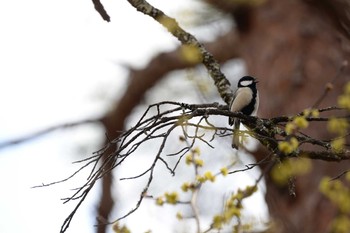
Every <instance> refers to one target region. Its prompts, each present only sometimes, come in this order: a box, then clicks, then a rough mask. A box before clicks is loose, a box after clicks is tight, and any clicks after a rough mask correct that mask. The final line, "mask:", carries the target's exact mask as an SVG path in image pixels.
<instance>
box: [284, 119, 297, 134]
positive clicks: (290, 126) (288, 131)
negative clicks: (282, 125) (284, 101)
mask: <svg viewBox="0 0 350 233" xmlns="http://www.w3.org/2000/svg"><path fill="white" fill-rule="evenodd" d="M295 129H296V127H295V124H293V123H292V122H288V123H287V125H286V134H288V135H291V134H293V132H294V130H295Z"/></svg>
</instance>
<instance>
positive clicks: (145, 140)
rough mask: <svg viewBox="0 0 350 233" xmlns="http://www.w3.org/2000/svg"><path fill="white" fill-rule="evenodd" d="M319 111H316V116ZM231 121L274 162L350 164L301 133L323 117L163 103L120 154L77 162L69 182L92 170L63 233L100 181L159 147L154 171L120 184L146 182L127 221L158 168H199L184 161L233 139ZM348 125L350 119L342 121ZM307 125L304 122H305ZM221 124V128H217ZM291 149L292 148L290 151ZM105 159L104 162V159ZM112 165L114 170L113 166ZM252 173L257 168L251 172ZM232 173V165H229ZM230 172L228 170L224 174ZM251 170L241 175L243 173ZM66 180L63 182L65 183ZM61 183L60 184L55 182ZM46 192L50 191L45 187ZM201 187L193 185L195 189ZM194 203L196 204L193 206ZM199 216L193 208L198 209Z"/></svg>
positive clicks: (122, 140)
mask: <svg viewBox="0 0 350 233" xmlns="http://www.w3.org/2000/svg"><path fill="white" fill-rule="evenodd" d="M315 111H316V110H315ZM331 111H340V109H339V108H333V107H332V108H326V109H319V110H318V111H317V112H318V113H319V114H321V113H323V112H331ZM228 117H236V118H239V119H241V122H242V123H243V124H245V125H246V126H247V127H248V128H249V130H243V131H241V133H242V134H247V135H250V136H251V137H253V138H255V139H257V140H258V141H260V143H261V144H263V145H264V146H266V148H267V149H268V150H269V151H270V153H271V154H273V155H274V156H271V158H270V160H271V161H274V160H275V159H281V158H298V157H303V158H304V157H307V158H309V159H320V160H326V161H341V160H348V159H350V152H349V149H348V146H347V145H344V147H343V148H342V150H334V149H332V146H331V142H332V141H333V140H334V139H333V138H328V139H319V138H312V137H310V136H308V135H306V134H305V133H303V132H302V130H303V129H304V128H305V124H306V122H307V124H313V123H319V122H324V123H325V124H326V123H329V122H331V121H332V119H333V118H329V117H322V116H320V115H315V114H314V115H312V114H311V115H305V113H304V115H303V116H302V117H304V118H305V119H304V118H303V120H302V119H299V117H301V115H300V114H298V115H296V116H291V117H276V118H271V119H263V118H258V117H252V116H246V115H244V114H242V113H233V112H230V111H229V110H228V108H227V106H226V105H219V104H218V103H212V104H185V103H178V102H171V101H166V102H160V103H157V104H153V105H150V106H149V107H148V109H147V110H146V111H145V112H144V114H143V115H142V116H141V117H140V119H139V121H138V122H137V123H136V124H135V125H134V126H133V127H131V128H130V129H129V130H127V131H125V132H123V133H122V134H121V135H120V136H119V137H118V138H116V139H114V140H112V141H111V142H110V144H109V145H106V148H107V147H110V146H114V145H118V147H117V150H116V151H115V152H114V153H111V154H108V155H105V152H106V149H105V148H103V149H101V150H100V151H98V152H96V153H94V154H93V156H91V157H90V158H87V159H84V160H82V161H79V162H80V163H82V168H81V169H80V170H79V171H77V172H75V173H74V174H73V175H72V176H70V177H69V178H72V177H73V176H75V175H76V174H78V173H79V172H81V171H82V170H85V169H91V170H90V173H89V176H88V177H87V181H86V183H85V184H83V185H82V186H81V187H79V188H78V189H76V190H75V191H74V193H73V195H72V196H71V197H69V198H67V199H65V202H68V201H72V200H78V204H77V207H76V208H75V209H74V211H73V212H72V213H71V215H69V217H68V218H67V219H66V221H65V223H64V225H63V226H62V229H61V232H64V231H65V230H66V229H67V228H68V226H69V223H70V221H71V220H72V217H73V216H74V214H75V212H76V210H77V209H78V207H79V206H80V204H81V203H82V202H83V201H84V199H85V197H86V196H87V195H88V193H89V191H90V190H91V189H92V187H93V186H94V185H95V183H96V181H97V180H99V179H100V178H102V177H103V176H104V174H106V173H107V172H110V171H111V170H113V169H115V168H117V167H119V166H123V164H124V162H125V161H126V160H128V159H129V158H130V157H131V156H134V155H135V154H137V151H138V150H140V147H141V146H144V145H148V144H153V143H154V142H156V143H158V145H159V147H158V148H157V150H156V152H155V153H154V156H153V158H152V163H151V165H150V166H149V167H148V168H147V169H145V170H144V171H139V173H138V174H137V175H134V176H131V177H124V178H122V179H138V178H140V177H147V182H146V184H145V186H144V188H143V191H142V193H140V197H139V200H138V201H137V202H136V204H135V206H134V208H132V209H131V210H130V211H129V212H127V213H125V214H124V215H122V216H120V217H119V218H117V219H116V220H115V221H113V222H117V221H119V220H121V219H123V218H126V217H127V216H129V215H130V214H132V213H133V212H135V211H136V210H137V209H138V208H139V207H140V205H141V204H142V202H143V200H144V198H145V197H147V195H148V191H149V187H150V184H151V183H152V181H153V178H154V176H153V175H154V170H155V168H156V167H158V166H159V165H160V164H161V165H163V166H164V168H165V169H166V170H167V171H168V172H169V173H171V174H172V175H176V171H177V167H178V165H179V164H180V163H181V162H182V161H183V160H184V158H186V161H190V162H193V163H195V164H196V166H197V167H199V166H200V164H201V162H203V161H200V160H199V159H198V158H197V157H192V158H188V157H186V156H185V155H186V154H188V153H190V152H191V151H192V150H193V149H194V148H195V146H196V145H197V143H198V142H200V143H201V144H203V143H204V145H207V146H208V147H213V145H212V142H213V141H214V140H218V138H224V137H231V136H232V127H228V126H227V119H228ZM217 118H224V119H223V120H222V119H221V120H220V121H215V119H217ZM341 119H346V120H347V122H349V119H350V118H349V117H345V118H344V117H342V118H341ZM304 120H305V121H304ZM218 122H219V123H218ZM288 124H293V125H295V126H293V127H291V128H292V129H293V130H288V129H287V128H288V127H287V125H288ZM174 136H175V137H177V138H180V140H185V141H186V142H187V143H186V145H184V146H183V147H182V148H178V149H177V151H175V152H171V153H169V152H166V151H167V150H166V145H167V142H169V140H170V139H171V138H172V137H174ZM291 137H293V138H295V140H296V142H293V141H292V140H291ZM284 142H288V143H290V145H287V146H282V145H283V143H284ZM301 145H316V146H317V147H318V149H317V150H315V151H306V150H303V149H301V148H300V147H301ZM289 147H292V148H289ZM104 156H105V157H107V158H106V159H105V160H102V157H104ZM168 157H172V158H176V162H175V163H173V164H170V163H169V162H168V161H167V158H168ZM110 164H113V166H109V165H110ZM253 167H254V166H253ZM228 168H229V165H228ZM226 169H227V168H226ZM226 169H223V170H222V171H220V172H221V173H222V174H231V175H233V174H234V173H235V171H232V170H226ZM248 169H250V168H249V167H247V168H246V169H242V170H241V171H245V170H248ZM214 179H215V175H214V174H212V173H211V172H205V173H203V174H201V175H199V176H198V177H197V181H198V182H199V183H201V182H205V181H208V180H209V181H211V180H214ZM66 180H67V179H64V180H62V182H64V181H66ZM56 183H57V182H56ZM42 186H47V185H45V184H43V185H42ZM196 186H197V185H194V187H196ZM190 187H192V186H191V185H190ZM193 203H195V200H194V201H193ZM194 210H195V208H194Z"/></svg>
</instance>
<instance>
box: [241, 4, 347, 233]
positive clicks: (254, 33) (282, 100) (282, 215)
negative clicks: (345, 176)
mask: <svg viewBox="0 0 350 233" xmlns="http://www.w3.org/2000/svg"><path fill="white" fill-rule="evenodd" d="M320 2H321V1H320ZM326 10H327V9H326ZM240 35H241V56H242V57H243V59H244V60H245V62H246V65H247V70H248V73H249V74H251V75H253V76H256V77H257V78H258V79H259V80H260V82H259V90H260V103H261V105H260V110H259V114H258V115H259V116H260V117H266V118H267V117H272V116H278V115H281V114H287V115H288V114H296V113H298V112H301V111H302V110H303V109H305V108H308V107H312V106H313V104H314V103H315V102H316V100H317V99H318V98H319V97H320V96H321V95H322V93H323V92H324V90H325V85H326V84H327V83H328V82H332V80H333V79H334V78H335V77H336V76H337V74H338V73H339V72H340V69H341V68H340V67H342V65H343V63H344V61H347V60H349V48H350V47H349V41H348V39H347V38H346V37H344V35H342V34H341V33H340V32H339V30H338V29H337V27H336V25H335V23H334V20H333V19H332V18H331V17H330V15H327V14H325V11H323V10H322V9H320V8H318V7H316V4H313V3H310V4H309V3H306V2H304V1H298V0H293V1H288V0H283V1H281V0H272V1H268V2H267V3H266V4H264V5H262V6H260V7H257V8H255V9H252V10H251V12H250V22H249V30H245V31H243V32H241V33H240ZM348 75H349V69H346V68H345V69H344V70H343V71H342V72H341V74H340V75H339V77H338V78H336V79H335V82H334V89H333V90H332V91H331V92H330V93H329V94H328V95H327V97H326V98H325V99H324V101H323V102H322V104H321V106H320V107H326V106H333V105H335V104H336V103H337V102H336V100H337V96H338V95H339V94H340V93H341V91H342V87H343V85H344V83H345V82H346V81H348ZM308 133H309V134H311V135H317V137H318V138H326V137H327V136H328V137H329V135H328V133H327V129H326V127H325V125H322V126H321V127H319V126H318V127H317V128H311V129H309V131H308ZM346 168H347V169H348V164H345V163H339V164H335V163H329V162H320V161H313V169H312V171H311V172H310V174H309V175H307V176H303V177H299V178H297V180H296V183H295V185H296V197H293V196H290V195H289V192H288V188H287V187H278V186H276V184H275V183H274V182H273V181H272V180H271V179H270V178H269V177H267V193H266V200H267V203H268V207H269V210H270V213H271V216H272V218H273V220H274V222H275V223H276V224H275V225H276V228H275V229H274V231H273V232H284V233H286V232H288V233H294V232H295V233H300V232H310V233H311V232H318V233H322V232H329V228H328V225H329V223H330V220H331V219H332V217H334V214H335V208H334V206H332V205H331V204H330V203H329V202H328V201H327V200H325V198H323V197H322V194H321V193H320V192H319V189H318V186H319V182H320V179H321V178H322V177H323V176H326V175H328V176H335V175H337V174H339V173H341V172H342V171H343V170H346Z"/></svg>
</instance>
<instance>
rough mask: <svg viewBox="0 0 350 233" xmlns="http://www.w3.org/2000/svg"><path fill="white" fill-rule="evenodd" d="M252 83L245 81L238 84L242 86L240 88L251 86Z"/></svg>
mask: <svg viewBox="0 0 350 233" xmlns="http://www.w3.org/2000/svg"><path fill="white" fill-rule="evenodd" d="M252 83H253V81H252V80H245V81H241V82H240V84H241V85H242V86H245V87H246V86H249V85H251V84H252Z"/></svg>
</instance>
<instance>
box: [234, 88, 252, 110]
mask: <svg viewBox="0 0 350 233" xmlns="http://www.w3.org/2000/svg"><path fill="white" fill-rule="evenodd" d="M251 99H252V91H251V90H250V89H249V88H247V87H244V88H240V89H238V90H237V91H236V93H235V98H234V100H233V102H232V104H231V109H230V110H231V112H239V111H241V110H242V109H243V108H244V107H245V106H247V105H248V104H249V102H250V101H251Z"/></svg>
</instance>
